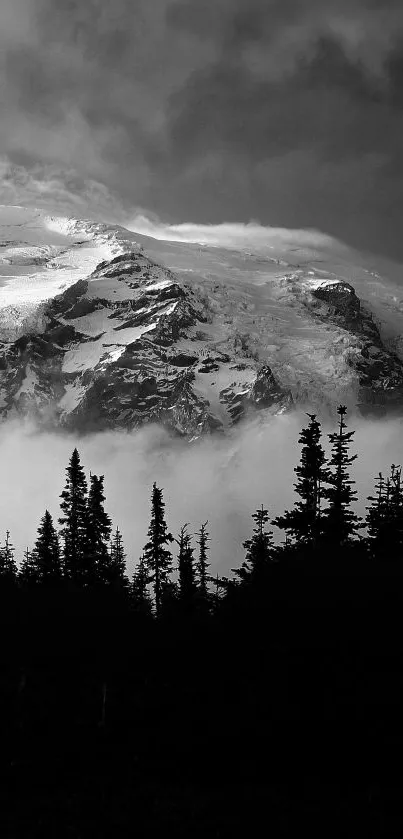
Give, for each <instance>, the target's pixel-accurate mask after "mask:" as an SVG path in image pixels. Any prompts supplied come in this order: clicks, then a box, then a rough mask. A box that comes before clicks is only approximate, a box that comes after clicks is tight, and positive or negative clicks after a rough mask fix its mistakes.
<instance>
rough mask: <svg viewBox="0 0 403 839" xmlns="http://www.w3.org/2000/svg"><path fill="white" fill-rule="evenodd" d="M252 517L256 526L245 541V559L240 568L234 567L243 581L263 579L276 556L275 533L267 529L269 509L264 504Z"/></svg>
mask: <svg viewBox="0 0 403 839" xmlns="http://www.w3.org/2000/svg"><path fill="white" fill-rule="evenodd" d="M252 518H253V520H254V521H255V522H256V526H255V527H254V528H253V535H252V538H251V539H247V541H246V542H244V543H243V546H244V548H245V549H246V557H245V561H244V562H243V563H242V565H241V567H240V568H233V569H232V570H233V571H234V573H235V575H236V576H237V577H239V579H240V581H241V582H252V581H255V580H257V579H261V578H262V576H263V575H264V573H265V571H266V570H267V568H268V566H269V564H270V562H271V561H272V560H273V556H274V546H273V534H272V532H271V531H270V532H267V531H266V529H265V528H266V525H267V524H268V521H269V511H268V510H265V509H264V507H263V505H262V506H261V508H260V509H258V510H256V513H253V514H252Z"/></svg>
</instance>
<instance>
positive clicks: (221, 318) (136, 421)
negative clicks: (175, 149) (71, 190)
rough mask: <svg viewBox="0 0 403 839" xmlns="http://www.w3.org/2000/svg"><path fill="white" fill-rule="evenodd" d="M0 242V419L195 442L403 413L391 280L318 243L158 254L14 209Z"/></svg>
mask: <svg viewBox="0 0 403 839" xmlns="http://www.w3.org/2000/svg"><path fill="white" fill-rule="evenodd" d="M0 231H1V237H2V238H1V241H0V278H1V279H2V281H3V286H2V287H1V288H0V340H1V343H0V400H1V401H0V410H1V412H2V416H3V417H6V416H10V415H11V416H13V415H16V414H17V415H18V414H23V415H26V414H28V415H30V416H34V417H35V418H36V419H37V420H38V421H39V422H41V423H43V424H45V425H46V426H50V427H60V426H63V427H67V428H70V429H74V430H77V431H80V432H86V431H89V430H100V429H105V428H117V427H119V428H133V427H138V426H140V425H143V424H144V423H149V422H159V423H162V424H163V425H165V426H166V427H168V428H169V429H171V430H172V431H173V432H174V433H177V434H180V435H183V436H186V437H189V438H194V437H197V436H199V435H200V434H203V433H205V432H211V431H221V432H225V430H226V429H228V428H230V427H231V426H232V425H234V424H235V423H237V422H238V421H239V420H241V419H242V418H244V417H245V416H247V415H251V414H252V413H255V412H256V411H263V412H265V413H267V412H268V413H279V412H284V411H288V410H290V409H291V408H292V407H293V406H297V407H300V408H304V409H306V410H310V409H312V408H313V407H314V408H315V410H318V412H319V413H321V414H322V415H325V414H327V413H329V412H331V411H332V410H333V409H334V406H335V405H336V404H337V403H339V402H340V401H343V402H344V403H345V404H347V405H348V406H349V407H351V408H356V409H357V410H359V411H360V412H361V413H362V414H366V415H368V414H370V415H371V414H372V415H379V414H385V413H391V412H393V413H396V412H397V413H399V414H400V413H402V411H403V355H402V353H401V345H400V343H399V337H400V334H401V332H402V331H403V330H402V325H403V314H402V309H401V301H400V298H399V288H398V282H397V280H398V276H397V275H396V276H395V277H390V276H389V277H384V276H382V275H381V274H380V273H378V272H377V271H375V270H374V269H373V266H371V264H370V261H369V262H368V258H366V262H365V261H364V262H363V264H360V261H359V260H360V259H361V257H360V256H359V255H357V254H355V253H353V252H351V251H349V250H348V249H346V248H344V247H343V246H341V245H339V243H333V241H332V240H329V239H328V238H325V237H323V241H322V240H319V244H318V242H317V241H316V240H313V241H314V244H313V245H312V244H309V245H307V244H306V243H304V245H303V246H302V245H298V244H297V245H295V243H294V244H293V242H292V239H291V242H290V241H289V240H287V241H286V242H284V241H279V242H278V243H275V244H274V245H273V243H271V244H270V245H268V246H267V247H265V246H263V247H262V245H259V247H256V248H255V249H251V248H250V247H248V248H246V247H243V248H239V247H230V246H228V247H222V246H212V245H208V244H200V243H189V242H167V241H161V240H159V239H156V238H152V237H149V236H144V235H141V234H139V233H132V232H130V231H128V230H126V229H125V228H122V227H118V226H112V225H105V224H98V223H93V222H88V221H79V220H75V219H58V218H50V217H48V216H46V215H45V214H44V213H41V212H40V211H33V210H27V209H24V208H1V210H0ZM308 241H309V240H308Z"/></svg>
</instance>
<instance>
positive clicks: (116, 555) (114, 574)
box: [104, 527, 128, 588]
mask: <svg viewBox="0 0 403 839" xmlns="http://www.w3.org/2000/svg"><path fill="white" fill-rule="evenodd" d="M104 582H106V583H108V584H109V585H113V586H115V587H119V588H120V587H122V588H126V587H127V585H128V580H127V577H126V554H125V549H124V545H123V537H122V534H121V532H120V530H119V528H118V527H117V528H116V530H115V532H114V534H113V537H112V542H111V549H110V555H109V561H108V567H107V573H106V575H105V580H104Z"/></svg>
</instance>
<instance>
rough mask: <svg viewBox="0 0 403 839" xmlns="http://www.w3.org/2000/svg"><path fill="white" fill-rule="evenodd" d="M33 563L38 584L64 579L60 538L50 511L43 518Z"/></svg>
mask: <svg viewBox="0 0 403 839" xmlns="http://www.w3.org/2000/svg"><path fill="white" fill-rule="evenodd" d="M31 562H32V563H33V564H34V565H35V567H36V573H37V579H38V582H49V583H50V582H57V581H58V580H60V579H61V577H62V563H61V558H60V546H59V538H58V535H57V533H56V530H55V527H54V525H53V519H52V516H51V514H50V513H49V510H45V514H44V515H43V517H42V518H41V521H40V524H39V527H38V533H37V539H36V542H35V548H34V550H33V552H32V558H31Z"/></svg>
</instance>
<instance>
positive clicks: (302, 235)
mask: <svg viewBox="0 0 403 839" xmlns="http://www.w3.org/2000/svg"><path fill="white" fill-rule="evenodd" d="M125 224H126V227H128V228H129V230H133V231H134V232H135V233H142V234H143V235H144V236H152V237H153V238H154V239H163V240H165V241H170V242H188V243H192V242H195V243H199V244H203V245H212V246H215V247H226V248H236V249H237V248H239V249H244V248H253V249H255V250H259V249H262V248H274V247H278V246H279V245H283V246H289V245H293V246H294V247H296V246H301V247H311V248H312V247H313V248H316V247H329V246H332V247H337V246H340V245H339V243H338V242H337V240H336V239H333V238H332V237H331V236H327V235H326V234H324V233H321V232H320V231H318V230H288V229H286V228H283V227H265V226H264V225H261V224H259V222H257V221H250V222H249V223H248V224H243V223H229V222H223V223H222V224H192V223H183V224H165V223H164V222H162V221H160V220H159V219H157V218H156V217H150V216H146V215H141V214H139V215H136V216H135V217H134V218H133V219H130V220H128V221H126V222H125Z"/></svg>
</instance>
